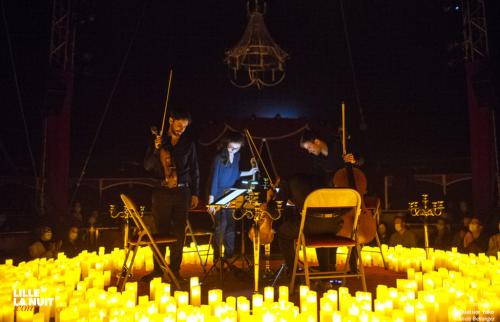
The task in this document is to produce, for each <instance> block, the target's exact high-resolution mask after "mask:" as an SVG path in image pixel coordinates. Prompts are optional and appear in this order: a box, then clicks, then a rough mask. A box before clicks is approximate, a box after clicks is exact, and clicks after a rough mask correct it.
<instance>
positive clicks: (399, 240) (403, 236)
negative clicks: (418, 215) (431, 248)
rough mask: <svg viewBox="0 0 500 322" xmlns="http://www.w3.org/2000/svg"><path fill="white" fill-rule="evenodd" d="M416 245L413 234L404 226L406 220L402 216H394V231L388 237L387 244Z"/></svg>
mask: <svg viewBox="0 0 500 322" xmlns="http://www.w3.org/2000/svg"><path fill="white" fill-rule="evenodd" d="M396 245H401V246H403V247H417V238H416V237H415V234H414V233H413V232H412V231H410V230H408V229H407V228H406V220H405V218H404V217H402V216H397V217H396V218H394V233H393V234H392V235H391V238H390V239H389V246H396Z"/></svg>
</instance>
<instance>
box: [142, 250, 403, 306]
mask: <svg viewBox="0 0 500 322" xmlns="http://www.w3.org/2000/svg"><path fill="white" fill-rule="evenodd" d="M282 262H283V261H282V260H281V259H276V260H271V261H270V267H271V270H272V271H273V272H276V271H277V270H278V269H279V268H280V265H281V264H282ZM236 266H237V267H238V268H240V267H241V261H238V262H237V263H236ZM263 266H264V263H261V275H262V267H263ZM210 268H211V266H210V265H207V270H209V269H210ZM180 273H181V276H182V277H183V278H184V279H185V282H184V283H183V286H182V288H183V290H186V291H187V290H188V289H189V278H190V277H193V276H198V277H199V279H200V282H201V284H202V286H201V288H202V303H203V304H206V303H207V296H208V291H209V290H211V289H222V290H223V297H224V298H226V297H228V296H234V297H238V296H245V297H246V298H248V299H251V298H252V294H253V293H254V279H253V267H250V269H246V270H240V269H233V270H230V271H229V270H224V273H223V274H222V278H221V274H220V273H219V271H218V270H216V269H213V270H212V271H211V272H210V273H209V274H208V275H207V274H205V273H204V272H203V270H202V268H201V266H200V265H194V264H183V265H182V267H181V272H180ZM283 275H284V273H283ZM365 275H366V285H367V290H368V291H369V292H371V293H372V296H373V298H375V294H376V292H375V290H376V287H377V285H379V284H383V285H387V286H388V287H396V279H398V278H406V273H396V272H393V271H390V270H385V269H383V268H380V267H365ZM300 284H304V285H305V283H300V282H299V283H298V285H300ZM271 285H272V282H271V281H270V280H269V279H267V280H266V279H265V278H263V277H262V276H261V278H260V281H259V293H261V294H263V293H264V292H263V289H264V287H265V286H271ZM281 285H286V286H288V285H289V280H288V279H287V278H286V277H283V278H280V279H278V282H277V283H276V284H275V287H276V289H275V294H277V287H278V286H281ZM327 286H328V284H326V283H321V284H319V283H315V281H311V289H312V290H315V291H317V292H318V296H321V295H322V294H323V292H324V291H326V289H325V287H327ZM340 286H345V287H348V288H349V292H350V293H351V294H353V295H354V294H355V292H356V291H362V286H361V280H360V279H359V278H347V279H346V280H345V283H343V284H341V285H332V288H333V289H338V288H339V287H340ZM138 289H139V295H147V294H149V283H146V282H142V281H139V283H138ZM296 290H297V291H296V292H295V294H294V295H293V296H292V295H290V301H292V302H294V303H295V304H296V305H299V294H298V293H299V292H298V286H297V283H296ZM173 291H174V289H173V288H172V292H173Z"/></svg>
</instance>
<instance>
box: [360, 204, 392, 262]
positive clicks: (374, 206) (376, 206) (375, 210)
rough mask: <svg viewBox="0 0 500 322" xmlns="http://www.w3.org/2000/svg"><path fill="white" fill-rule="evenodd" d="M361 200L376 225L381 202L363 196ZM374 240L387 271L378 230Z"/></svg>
mask: <svg viewBox="0 0 500 322" xmlns="http://www.w3.org/2000/svg"><path fill="white" fill-rule="evenodd" d="M363 200H364V201H365V208H366V209H368V210H370V211H371V212H372V214H373V218H375V222H376V223H377V227H378V224H379V222H380V212H381V209H382V208H381V202H380V198H379V197H375V196H364V197H363ZM375 240H376V242H377V246H378V248H379V250H380V256H382V263H383V264H384V268H385V269H387V264H386V263H385V258H384V253H383V252H382V245H381V244H380V237H379V235H378V229H376V230H375Z"/></svg>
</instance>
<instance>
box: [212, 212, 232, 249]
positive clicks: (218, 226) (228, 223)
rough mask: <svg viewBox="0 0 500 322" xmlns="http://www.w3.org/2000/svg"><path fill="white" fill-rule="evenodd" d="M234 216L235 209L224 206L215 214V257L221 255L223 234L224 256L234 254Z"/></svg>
mask: <svg viewBox="0 0 500 322" xmlns="http://www.w3.org/2000/svg"><path fill="white" fill-rule="evenodd" d="M234 226H235V224H234V218H233V210H232V209H227V208H222V209H221V210H220V211H217V213H216V214H215V227H214V228H215V238H214V239H215V247H214V257H215V258H218V257H219V254H220V253H219V249H220V248H219V247H220V238H221V234H222V244H223V245H224V257H225V258H229V257H232V256H233V255H234V240H235V232H234Z"/></svg>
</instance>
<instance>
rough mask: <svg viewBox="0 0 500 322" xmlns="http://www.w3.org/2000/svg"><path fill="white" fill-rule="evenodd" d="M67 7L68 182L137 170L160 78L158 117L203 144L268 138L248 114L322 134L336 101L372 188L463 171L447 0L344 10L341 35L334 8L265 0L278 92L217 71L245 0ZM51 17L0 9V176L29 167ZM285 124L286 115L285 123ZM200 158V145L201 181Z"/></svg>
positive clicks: (15, 6) (460, 81)
mask: <svg viewBox="0 0 500 322" xmlns="http://www.w3.org/2000/svg"><path fill="white" fill-rule="evenodd" d="M77 3H78V6H77V12H78V15H77V18H76V19H77V21H78V23H77V29H76V47H75V79H76V83H75V96H74V102H73V107H72V112H71V113H72V123H71V164H70V166H71V174H70V175H71V176H72V177H79V176H80V175H81V172H82V168H83V164H84V163H85V160H88V161H89V163H88V168H87V169H86V173H85V177H101V176H107V177H113V176H124V177H127V176H128V177H130V176H141V175H144V172H143V169H142V158H143V154H144V150H145V146H146V144H147V143H149V141H150V140H151V139H152V138H151V135H150V133H149V128H150V126H151V125H156V126H160V124H161V117H162V113H163V105H164V100H165V97H166V88H167V81H168V72H169V70H170V69H173V71H174V73H173V75H174V76H173V85H172V91H171V97H170V103H169V108H187V109H189V110H190V111H191V112H192V114H193V119H194V122H193V124H192V128H191V130H192V131H193V132H194V134H195V135H197V137H198V138H199V141H202V142H206V141H209V140H210V139H211V138H212V137H208V134H206V133H207V132H210V131H212V132H210V133H212V134H213V133H216V131H215V129H221V128H222V127H223V123H224V122H226V123H228V124H240V125H241V126H246V127H248V128H249V129H250V130H252V132H255V134H256V135H262V136H266V135H270V134H267V133H266V129H267V130H268V129H269V127H271V128H272V127H273V125H269V122H268V121H262V120H261V118H275V117H277V116H278V117H279V118H281V120H279V122H276V123H275V124H281V125H279V126H278V125H277V126H276V128H275V129H274V130H276V129H279V130H280V131H281V130H282V131H281V132H280V133H277V134H288V133H290V132H291V131H293V130H295V128H296V127H295V126H298V125H299V124H305V123H308V122H309V123H310V124H313V125H314V127H317V128H320V129H321V130H322V131H326V132H330V133H335V131H336V127H337V125H338V124H339V122H340V120H339V119H340V102H341V101H346V104H347V109H348V112H347V115H348V116H347V117H348V129H350V132H351V134H352V138H353V139H352V145H354V146H355V147H356V150H358V151H359V152H360V154H362V155H363V156H364V157H365V159H366V170H367V173H368V174H370V175H369V180H370V182H371V183H372V184H371V190H372V191H373V192H375V193H377V194H379V195H380V194H382V193H383V191H382V180H383V176H385V175H396V176H399V178H403V179H401V180H402V181H403V182H404V180H405V178H406V177H407V176H409V175H412V174H414V173H456V172H469V171H470V165H469V156H470V148H469V135H468V134H469V133H468V111H467V106H466V100H465V98H466V97H465V90H464V83H465V75H464V71H463V61H462V57H463V52H462V51H461V50H460V42H461V41H462V38H463V35H462V20H461V19H462V18H461V17H462V12H461V8H460V7H459V5H458V4H459V2H452V1H438V0H419V1H375V0H353V1H344V13H345V19H346V23H347V28H348V32H347V33H346V32H345V30H344V27H343V23H342V10H341V6H340V2H339V0H335V1H329V2H320V1H298V0H286V1H285V0H270V1H268V7H267V9H268V10H267V13H266V16H265V19H266V25H267V27H268V29H269V31H270V33H271V35H272V36H273V38H274V39H275V41H276V42H277V44H278V45H280V47H281V48H282V49H284V50H285V51H286V52H287V53H288V54H289V55H290V59H289V60H288V61H287V65H286V69H287V75H286V78H285V80H284V81H283V83H281V84H280V85H278V86H276V87H272V88H264V89H262V90H258V89H256V88H248V89H238V88H236V87H234V86H233V85H231V84H230V82H229V80H228V75H227V68H226V66H225V65H224V62H223V59H224V53H225V51H226V50H228V49H230V48H231V47H232V46H234V45H235V44H236V43H237V42H238V40H239V39H240V38H241V36H242V34H243V31H244V28H245V26H246V22H247V18H246V2H245V1H234V0H232V1H230V0H221V1H160V0H149V1H138V0H121V1H90V0H87V1H83V0H82V1H79V2H77ZM486 9H487V19H488V22H489V26H488V27H489V30H488V32H489V41H490V56H491V61H492V67H491V70H492V72H493V74H494V75H498V71H499V66H498V57H499V48H498V39H500V32H499V31H500V29H499V25H498V23H497V21H496V20H498V17H499V4H498V1H487V2H486ZM50 10H51V7H50V5H49V2H48V1H33V0H2V12H3V17H2V20H3V21H2V27H1V28H2V29H1V30H2V31H1V33H0V44H1V46H0V63H1V76H0V77H1V78H0V82H1V83H0V84H1V88H0V95H1V96H0V104H1V110H2V117H1V123H2V126H1V130H0V133H1V134H0V147H1V149H2V150H1V152H2V153H1V168H0V170H1V174H2V175H8V176H15V177H16V176H17V177H23V176H28V177H29V176H33V172H34V171H33V167H32V163H31V161H30V149H31V150H32V154H33V155H34V157H35V168H36V169H37V171H38V172H39V168H40V164H41V158H40V150H41V146H42V140H43V135H42V124H43V122H42V121H43V115H44V113H45V112H46V106H47V103H46V102H47V96H46V89H47V87H48V86H49V84H50V81H49V79H50V74H49V68H48V62H47V61H48V48H49V38H50V37H49V32H50V13H51V11H50ZM346 38H348V39H349V42H350V45H351V49H352V60H353V64H354V75H355V78H356V80H357V82H356V83H355V82H354V80H353V73H352V70H351V66H350V62H349V53H348V51H347V45H346V44H347V43H346ZM16 80H17V84H18V86H19V95H18V93H17V87H16ZM495 81H496V80H495ZM356 86H357V88H358V92H359V100H360V103H361V104H360V106H358V104H357V100H356V91H355V88H356ZM114 88H115V89H116V90H115V91H113V89H114ZM21 104H22V107H21ZM361 112H362V113H363V115H364V118H365V121H366V125H367V128H366V130H364V131H361V130H360V123H361ZM287 119H299V120H298V121H291V123H288V125H286V124H287V123H286V121H287ZM241 120H250V121H252V120H253V121H252V122H246V123H245V122H243V121H241ZM100 122H102V128H99V124H100ZM238 122H239V123H238ZM242 122H243V123H242ZM24 124H26V130H25V128H24ZM243 124H244V125H243ZM240 129H241V128H240ZM276 131H277V130H276ZM276 131H275V132H276ZM27 137H28V138H29V144H28V142H27ZM94 138H97V144H96V145H95V149H93V150H92V151H90V147H91V143H92V141H93V140H94ZM296 142H297V140H294V141H293V140H292V141H290V142H289V143H288V144H289V146H290V147H291V148H287V151H290V153H289V154H288V155H286V156H285V155H283V153H277V154H274V155H273V157H274V158H275V159H280V162H281V164H283V166H284V168H282V169H283V170H282V171H283V172H285V173H287V172H291V171H292V170H291V169H293V167H292V168H290V167H288V168H287V165H288V166H289V165H290V164H291V163H293V162H290V160H303V159H304V157H305V155H304V153H303V152H301V151H299V149H298V148H297V146H296V145H295V144H296ZM281 147H282V148H283V146H281ZM211 153H213V149H212V150H210V149H209V148H207V149H203V148H201V149H200V158H201V159H200V161H201V167H202V171H203V172H202V176H203V177H202V178H206V174H207V173H206V168H207V164H208V163H207V162H209V159H210V157H211ZM293 164H294V165H297V164H300V162H299V163H293ZM402 187H404V184H402ZM465 191H467V188H465ZM406 197H408V196H406Z"/></svg>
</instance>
